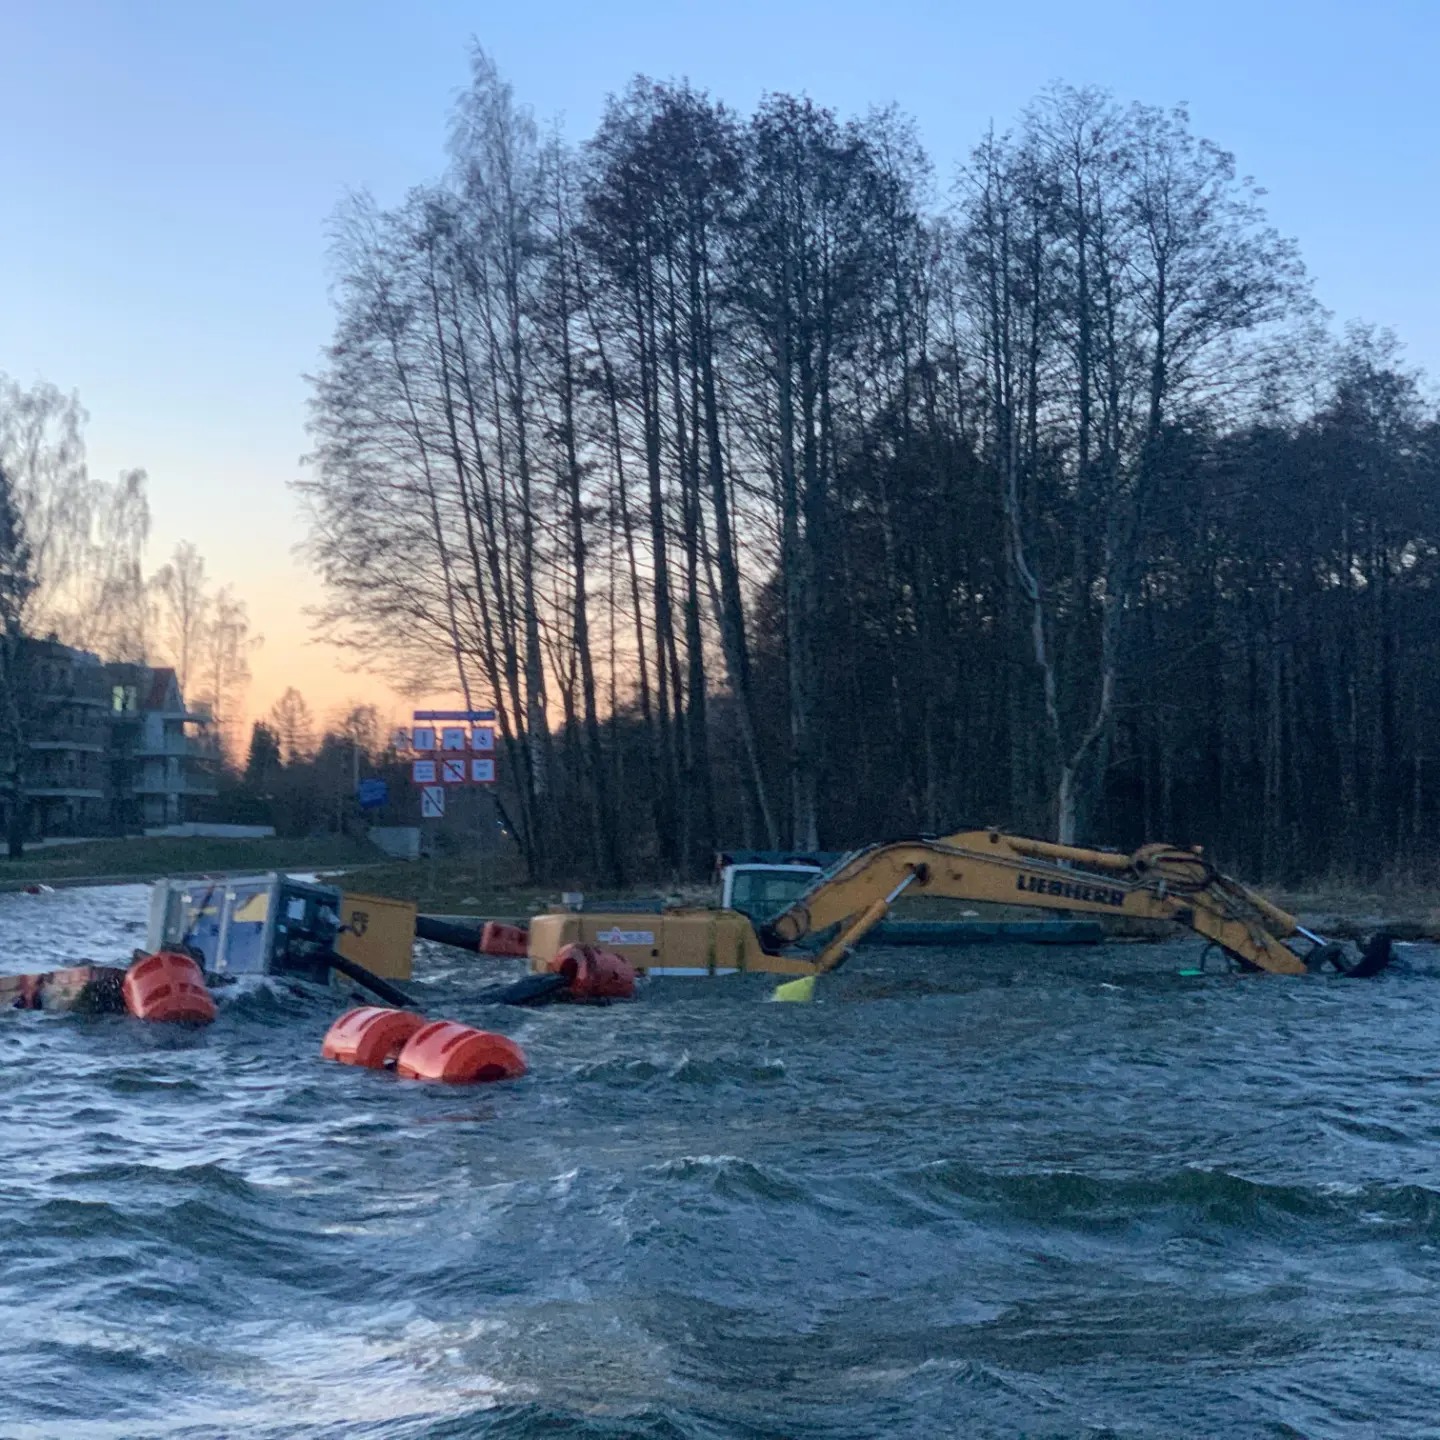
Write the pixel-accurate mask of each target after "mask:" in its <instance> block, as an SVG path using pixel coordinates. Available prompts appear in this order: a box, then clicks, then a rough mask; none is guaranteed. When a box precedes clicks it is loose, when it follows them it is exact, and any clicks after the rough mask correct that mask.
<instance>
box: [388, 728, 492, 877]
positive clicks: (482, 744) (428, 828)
mask: <svg viewBox="0 0 1440 1440" xmlns="http://www.w3.org/2000/svg"><path fill="white" fill-rule="evenodd" d="M410 719H411V725H410V728H409V729H408V730H397V731H396V732H395V749H396V752H397V753H398V754H401V755H404V756H406V757H407V758H408V759H409V761H410V781H411V784H413V785H414V786H415V787H416V788H417V789H418V790H419V792H420V824H421V828H422V830H423V831H425V832H426V833H427V834H428V835H429V839H430V890H431V892H432V893H433V891H434V889H435V848H436V846H435V841H436V836H437V831H438V829H439V822H440V821H442V820H443V819H444V818H445V802H446V793H447V792H448V791H452V790H453V791H457V792H458V791H463V790H466V789H472V788H474V787H476V786H481V787H485V788H490V789H492V793H493V786H494V785H495V712H494V711H493V710H416V711H414V712H413V713H412V715H411V717H410ZM462 809H463V807H462ZM481 823H482V824H483V820H482V822H481ZM480 848H481V850H482V852H483V850H484V844H483V842H482V844H481V847H480ZM477 878H478V877H477Z"/></svg>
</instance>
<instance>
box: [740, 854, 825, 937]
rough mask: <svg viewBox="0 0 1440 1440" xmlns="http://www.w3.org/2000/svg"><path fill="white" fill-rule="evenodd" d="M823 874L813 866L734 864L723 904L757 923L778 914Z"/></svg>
mask: <svg viewBox="0 0 1440 1440" xmlns="http://www.w3.org/2000/svg"><path fill="white" fill-rule="evenodd" d="M822 874H824V871H823V870H821V869H820V868H819V867H818V866H811V865H734V866H731V867H730V868H729V870H728V871H727V873H726V876H725V893H724V895H723V897H722V900H721V903H722V905H723V906H724V908H725V909H727V910H738V911H740V913H741V914H742V915H746V916H748V917H749V918H750V919H751V920H752V921H755V922H756V923H757V924H758V923H759V922H760V921H762V920H768V919H769V918H770V917H771V916H772V915H778V914H779V913H780V911H782V910H784V909H785V908H786V907H787V906H789V905H790V903H791V902H792V901H793V900H795V899H796V898H797V897H798V896H800V895H803V894H804V893H805V892H806V891H807V890H808V889H809V888H810V887H811V886H812V885H813V884H814V883H815V880H816V878H817V877H818V876H820V875H822Z"/></svg>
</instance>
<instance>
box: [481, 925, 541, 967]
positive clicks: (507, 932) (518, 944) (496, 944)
mask: <svg viewBox="0 0 1440 1440" xmlns="http://www.w3.org/2000/svg"><path fill="white" fill-rule="evenodd" d="M475 948H476V949H477V950H479V952H480V953H481V954H482V955H503V956H507V957H509V958H511V959H517V960H523V959H524V958H525V956H526V955H528V954H529V953H530V935H529V932H528V931H525V930H522V929H521V928H520V926H518V925H502V924H501V923H500V922H499V921H498V920H487V921H486V922H485V928H484V929H483V930H481V932H480V943H479V945H477V946H476V947H475Z"/></svg>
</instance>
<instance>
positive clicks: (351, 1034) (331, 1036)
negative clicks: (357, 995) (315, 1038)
mask: <svg viewBox="0 0 1440 1440" xmlns="http://www.w3.org/2000/svg"><path fill="white" fill-rule="evenodd" d="M424 1028H425V1017H424V1016H423V1015H417V1014H415V1012H414V1011H413V1010H391V1009H389V1008H387V1007H386V1006H384V1005H365V1006H362V1007H361V1008H360V1009H358V1010H349V1011H347V1012H346V1013H345V1014H344V1015H342V1016H341V1017H340V1018H339V1019H338V1020H337V1021H336V1022H335V1023H334V1024H333V1025H332V1026H331V1027H330V1029H329V1030H328V1031H327V1032H326V1034H325V1039H324V1041H323V1042H322V1043H321V1046H320V1054H321V1056H322V1057H323V1058H324V1059H326V1060H338V1061H339V1062H340V1064H342V1065H363V1066H364V1067H365V1068H366V1069H367V1070H383V1069H384V1068H385V1067H386V1066H387V1065H389V1064H390V1063H391V1062H392V1061H393V1060H394V1059H395V1057H396V1056H397V1055H399V1053H400V1052H401V1051H402V1050H403V1049H404V1048H405V1042H406V1041H407V1040H409V1038H410V1037H411V1036H412V1035H413V1034H414V1033H415V1032H416V1031H417V1030H423V1029H424Z"/></svg>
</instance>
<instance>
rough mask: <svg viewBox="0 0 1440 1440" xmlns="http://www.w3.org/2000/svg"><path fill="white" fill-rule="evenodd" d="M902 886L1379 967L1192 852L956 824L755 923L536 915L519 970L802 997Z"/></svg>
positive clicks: (1271, 956)
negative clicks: (565, 965)
mask: <svg viewBox="0 0 1440 1440" xmlns="http://www.w3.org/2000/svg"><path fill="white" fill-rule="evenodd" d="M902 895H911V896H916V895H929V896H938V897H943V898H946V899H952V900H972V901H988V902H991V903H996V904H1001V905H1020V906H1026V907H1040V908H1042V909H1047V910H1065V911H1070V912H1076V913H1082V914H1088V915H1111V916H1126V917H1131V918H1135V919H1142V920H1169V921H1173V922H1174V923H1176V924H1178V925H1184V926H1187V927H1189V929H1191V930H1193V931H1194V932H1195V933H1196V934H1197V935H1200V936H1202V937H1203V938H1204V939H1206V940H1208V941H1210V942H1211V943H1212V944H1213V945H1215V946H1216V947H1218V948H1219V949H1220V950H1221V951H1222V952H1224V954H1226V955H1227V956H1229V957H1230V958H1231V960H1232V961H1234V962H1235V964H1236V965H1237V966H1238V967H1239V968H1240V969H1241V970H1250V971H1260V970H1266V971H1271V972H1273V973H1276V974H1282V975H1304V974H1306V973H1308V972H1312V971H1316V970H1321V969H1324V968H1325V967H1327V966H1329V967H1332V968H1334V969H1335V970H1337V971H1339V972H1340V973H1341V974H1343V975H1350V976H1357V977H1358V976H1367V975H1375V974H1378V973H1379V972H1380V971H1381V970H1383V969H1384V968H1385V967H1386V965H1388V964H1389V963H1390V958H1391V938H1390V937H1389V936H1388V935H1385V934H1383V933H1382V934H1377V935H1376V936H1374V937H1373V938H1372V939H1371V940H1370V942H1369V944H1368V945H1367V946H1366V947H1365V948H1364V950H1363V951H1362V952H1361V953H1360V954H1359V955H1358V957H1356V958H1354V959H1352V958H1351V957H1350V956H1349V954H1348V953H1347V950H1346V947H1345V946H1343V945H1341V944H1339V943H1336V942H1333V941H1327V940H1325V939H1324V938H1323V937H1322V936H1320V935H1316V934H1314V933H1313V932H1312V931H1309V930H1307V929H1305V928H1304V927H1303V926H1302V925H1301V924H1300V922H1299V921H1298V920H1297V919H1296V918H1295V917H1294V916H1293V915H1289V914H1287V913H1286V912H1285V911H1284V910H1281V909H1280V908H1279V907H1278V906H1276V905H1272V904H1271V903H1270V901H1268V900H1266V899H1265V897H1264V896H1263V895H1259V894H1257V893H1256V892H1255V891H1254V890H1251V889H1249V888H1248V887H1247V886H1245V885H1242V884H1241V883H1240V882H1239V881H1238V880H1233V879H1231V878H1230V877H1229V876H1227V875H1222V874H1221V873H1220V872H1219V871H1218V870H1217V869H1216V868H1215V867H1214V866H1213V865H1212V864H1211V863H1210V861H1209V860H1207V859H1206V857H1205V856H1204V854H1203V853H1202V852H1201V851H1200V850H1199V849H1183V848H1179V847H1176V846H1171V845H1144V846H1142V847H1141V848H1140V849H1138V850H1136V851H1135V852H1134V853H1133V854H1128V855H1127V854H1124V853H1122V852H1120V851H1112V850H1089V849H1084V848H1081V847H1077V846H1073V845H1059V844H1055V843H1053V842H1050V841H1046V840H1033V839H1030V838H1028V837H1026V836H1022V835H1010V834H1006V833H1005V832H1003V831H1001V830H965V831H960V832H958V833H956V834H954V835H946V836H943V837H940V838H933V839H932V838H920V839H913V840H897V841H892V842H889V843H886V844H880V845H871V846H869V847H867V848H865V849H863V850H856V851H854V852H853V853H851V854H849V855H846V856H845V857H844V858H843V859H841V860H840V861H838V862H837V863H836V864H835V865H833V866H832V867H831V868H830V869H829V870H827V871H825V872H824V873H823V874H821V875H820V876H819V877H818V878H817V879H816V880H815V881H814V883H813V884H811V885H810V887H809V888H808V889H806V890H805V891H804V893H803V894H801V895H800V896H799V897H798V898H796V899H795V900H793V901H792V902H791V903H790V904H788V905H787V906H786V907H785V908H784V909H783V910H781V911H780V912H779V913H778V914H775V915H772V916H771V917H770V918H769V919H768V920H765V921H762V922H761V923H760V924H759V925H758V927H757V926H756V924H755V923H754V922H752V920H751V919H750V918H749V917H748V916H746V915H744V914H742V913H740V912H739V911H738V910H709V909H673V910H667V911H665V912H663V913H661V914H657V915H652V914H636V913H634V912H625V911H615V912H611V913H587V912H583V911H582V912H571V911H563V912H556V913H552V914H547V915H537V916H535V917H534V918H533V919H532V921H531V924H530V938H529V953H530V961H531V968H532V969H534V970H537V971H542V970H547V969H549V968H550V962H551V960H552V959H553V958H554V956H555V955H556V954H557V953H558V952H559V951H560V950H561V949H562V948H564V947H565V946H566V945H571V944H586V945H596V946H600V947H602V948H604V949H607V950H611V951H613V952H615V953H616V954H618V955H620V956H621V957H622V958H623V959H625V960H627V961H628V962H629V963H630V964H631V965H633V966H634V967H635V969H636V970H638V971H642V972H645V973H648V974H651V975H723V974H732V973H735V972H737V971H760V972H763V973H768V974H772V975H783V976H794V977H798V978H799V979H800V980H801V981H808V984H801V985H797V986H796V987H794V988H793V989H792V993H791V994H789V995H781V996H780V998H797V999H801V998H808V995H809V988H810V987H811V986H813V983H814V977H815V976H818V975H823V974H825V973H826V972H827V971H830V970H833V969H834V968H835V967H836V966H837V965H839V964H840V963H841V961H842V960H844V958H845V957H846V955H847V954H848V953H849V952H850V950H851V948H852V947H853V946H854V945H856V944H857V943H858V942H859V941H860V939H861V938H862V937H863V936H864V935H865V934H866V933H867V932H868V931H870V930H872V929H873V928H874V927H875V926H876V925H878V924H879V923H880V922H881V921H882V920H883V919H884V918H885V916H886V914H887V913H888V911H889V910H890V907H891V906H892V905H893V904H894V903H895V902H896V900H898V899H899V898H900V897H901V896H902ZM807 940H808V941H810V942H812V946H813V944H814V942H816V941H817V940H819V941H820V942H821V946H820V948H819V950H818V951H816V950H814V949H813V948H812V949H811V950H809V951H808V952H807V951H803V950H797V947H800V946H803V945H804V943H805V942H806V941H807ZM1297 947H1303V948H1297ZM788 988H791V987H786V986H782V987H781V990H782V991H784V990H786V989H788ZM779 993H780V992H777V994H779Z"/></svg>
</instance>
